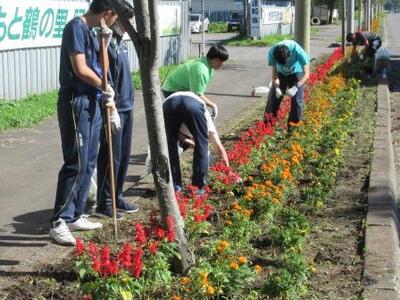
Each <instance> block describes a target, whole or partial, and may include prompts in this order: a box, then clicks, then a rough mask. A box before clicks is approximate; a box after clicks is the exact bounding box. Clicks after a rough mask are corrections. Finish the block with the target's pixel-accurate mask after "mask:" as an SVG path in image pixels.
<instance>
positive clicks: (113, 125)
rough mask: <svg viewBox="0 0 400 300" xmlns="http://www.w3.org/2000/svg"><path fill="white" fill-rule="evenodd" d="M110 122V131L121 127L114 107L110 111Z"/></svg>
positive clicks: (114, 131) (115, 130)
mask: <svg viewBox="0 0 400 300" xmlns="http://www.w3.org/2000/svg"><path fill="white" fill-rule="evenodd" d="M110 122H111V131H112V132H113V133H116V132H117V131H118V130H120V129H121V119H120V117H119V113H118V111H117V110H116V109H114V110H112V111H111V112H110Z"/></svg>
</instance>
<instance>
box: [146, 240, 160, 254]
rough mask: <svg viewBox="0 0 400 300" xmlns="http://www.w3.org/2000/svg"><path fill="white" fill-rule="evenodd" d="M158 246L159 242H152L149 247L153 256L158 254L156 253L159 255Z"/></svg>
mask: <svg viewBox="0 0 400 300" xmlns="http://www.w3.org/2000/svg"><path fill="white" fill-rule="evenodd" d="M158 246H159V242H157V241H155V242H152V243H151V244H150V245H149V247H148V249H149V252H150V253H151V254H156V253H157V250H158Z"/></svg>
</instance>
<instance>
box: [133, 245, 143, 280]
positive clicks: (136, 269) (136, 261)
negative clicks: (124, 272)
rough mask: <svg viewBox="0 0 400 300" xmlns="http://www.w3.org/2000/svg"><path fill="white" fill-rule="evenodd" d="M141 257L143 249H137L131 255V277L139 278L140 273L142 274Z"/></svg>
mask: <svg viewBox="0 0 400 300" xmlns="http://www.w3.org/2000/svg"><path fill="white" fill-rule="evenodd" d="M142 256H143V249H142V248H137V249H136V250H135V252H134V254H133V262H132V269H131V270H132V275H133V277H135V278H139V277H140V273H141V272H142V269H143V262H142Z"/></svg>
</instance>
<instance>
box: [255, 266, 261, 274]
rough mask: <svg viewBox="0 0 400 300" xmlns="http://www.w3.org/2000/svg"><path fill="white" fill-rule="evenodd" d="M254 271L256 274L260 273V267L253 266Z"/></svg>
mask: <svg viewBox="0 0 400 300" xmlns="http://www.w3.org/2000/svg"><path fill="white" fill-rule="evenodd" d="M254 271H256V273H261V271H262V267H261V266H260V265H255V266H254Z"/></svg>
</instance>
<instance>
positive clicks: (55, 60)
mask: <svg viewBox="0 0 400 300" xmlns="http://www.w3.org/2000/svg"><path fill="white" fill-rule="evenodd" d="M55 1H57V0H55ZM64 1H74V2H88V1H86V0H64ZM177 4H179V5H181V32H180V34H176V35H170V36H165V37H161V49H160V65H167V64H172V63H180V62H182V61H184V60H186V59H187V58H188V54H189V32H188V31H189V25H188V20H189V18H188V11H189V7H188V2H187V1H162V2H161V1H160V5H177ZM160 12H161V9H160ZM128 55H129V58H130V66H131V70H132V71H137V70H138V66H139V63H138V59H137V55H136V52H135V50H134V47H133V44H132V43H131V42H128ZM59 65H60V46H54V47H40V48H25V49H13V50H4V51H0V99H7V100H13V99H20V98H23V97H26V96H28V95H31V94H41V93H44V92H47V91H51V90H55V89H57V88H58V87H59V82H58V73H59Z"/></svg>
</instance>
